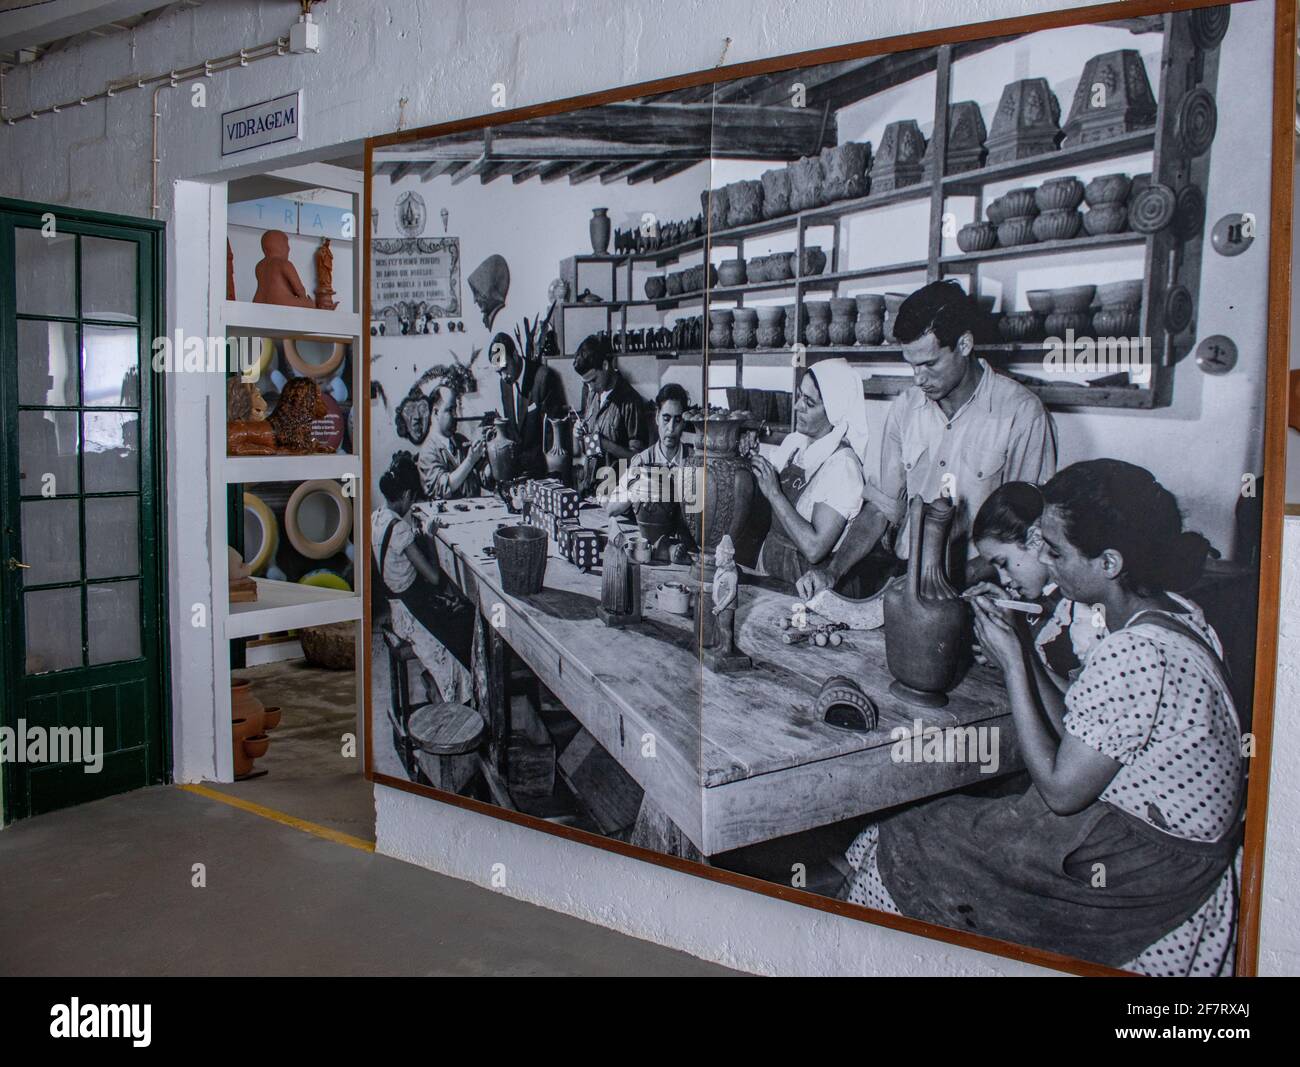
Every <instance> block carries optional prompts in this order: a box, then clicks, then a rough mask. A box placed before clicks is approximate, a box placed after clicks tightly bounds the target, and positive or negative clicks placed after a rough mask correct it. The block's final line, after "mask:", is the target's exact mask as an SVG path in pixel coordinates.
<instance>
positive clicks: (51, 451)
mask: <svg viewBox="0 0 1300 1067" xmlns="http://www.w3.org/2000/svg"><path fill="white" fill-rule="evenodd" d="M77 419H78V415H77V413H76V412H75V411H20V412H19V413H18V491H19V492H20V493H21V494H22V495H23V496H67V495H69V494H70V493H75V492H77V491H78V486H79V485H80V480H79V478H78V476H77V442H78V439H79V437H80V435H79V433H78V429H77Z"/></svg>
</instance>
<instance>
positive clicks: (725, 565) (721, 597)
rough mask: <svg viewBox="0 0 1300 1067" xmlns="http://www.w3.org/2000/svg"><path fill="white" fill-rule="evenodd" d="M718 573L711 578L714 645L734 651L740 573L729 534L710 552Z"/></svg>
mask: <svg viewBox="0 0 1300 1067" xmlns="http://www.w3.org/2000/svg"><path fill="white" fill-rule="evenodd" d="M713 562H714V564H715V565H716V567H717V573H716V574H715V575H714V577H713V614H714V615H715V616H716V617H717V626H716V628H715V630H714V639H713V648H714V649H715V650H716V651H718V652H720V653H721V654H722V655H729V654H730V653H732V652H734V651H735V650H736V634H735V628H736V602H737V600H738V599H739V596H740V576H739V574H738V573H737V571H736V550H735V548H733V547H732V544H731V535H730V534H723V535H722V540H721V541H719V542H718V548H717V551H715V552H714V553H713Z"/></svg>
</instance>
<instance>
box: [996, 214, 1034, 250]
mask: <svg viewBox="0 0 1300 1067" xmlns="http://www.w3.org/2000/svg"><path fill="white" fill-rule="evenodd" d="M1037 240H1038V238H1037V237H1035V236H1034V216H1033V215H1014V216H1012V217H1010V218H1008V219H1007V220H1006V221H1005V222H1002V223H1000V224H999V225H998V244H1000V245H1001V246H1002V247H1003V248H1014V247H1015V246H1016V245H1028V244H1033V243H1034V242H1036V241H1037Z"/></svg>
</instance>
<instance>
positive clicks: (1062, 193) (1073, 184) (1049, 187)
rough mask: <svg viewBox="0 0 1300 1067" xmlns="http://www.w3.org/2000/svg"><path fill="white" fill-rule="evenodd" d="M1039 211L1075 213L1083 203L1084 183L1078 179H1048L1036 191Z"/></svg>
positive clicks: (1035, 196) (1036, 202)
mask: <svg viewBox="0 0 1300 1067" xmlns="http://www.w3.org/2000/svg"><path fill="white" fill-rule="evenodd" d="M1034 203H1035V204H1037V205H1038V210H1039V211H1073V210H1074V209H1075V208H1077V207H1078V206H1079V205H1080V204H1081V203H1083V182H1081V181H1079V179H1078V178H1048V179H1047V181H1045V182H1043V184H1042V185H1040V186H1039V187H1038V188H1037V189H1035V190H1034Z"/></svg>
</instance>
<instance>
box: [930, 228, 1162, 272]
mask: <svg viewBox="0 0 1300 1067" xmlns="http://www.w3.org/2000/svg"><path fill="white" fill-rule="evenodd" d="M1146 240H1147V238H1146V234H1142V233H1103V234H1098V235H1097V236H1096V237H1072V238H1070V239H1069V240H1068V241H1038V242H1031V243H1029V244H1023V245H1012V246H1011V247H1009V248H990V249H989V250H988V251H987V252H958V253H955V254H954V255H951V256H940V257H939V263H940V264H941V265H943V266H957V265H959V264H962V263H984V262H987V261H989V260H995V259H1020V258H1023V257H1026V256H1052V255H1060V254H1064V253H1069V252H1088V251H1090V250H1092V249H1094V248H1122V247H1124V246H1125V245H1131V246H1133V247H1135V248H1136V247H1139V246H1142V245H1145V244H1146Z"/></svg>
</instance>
